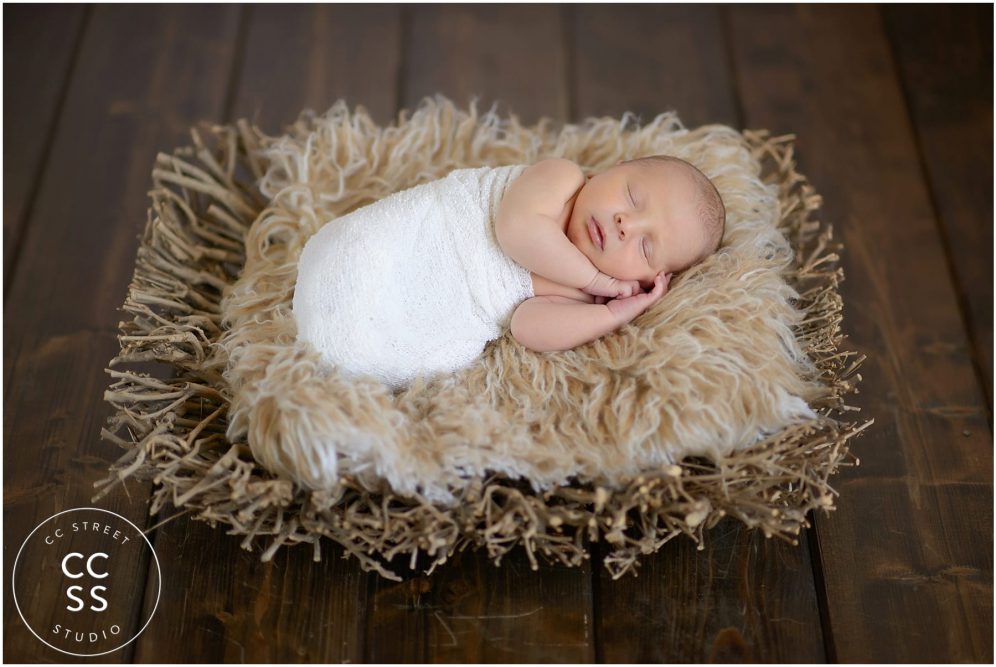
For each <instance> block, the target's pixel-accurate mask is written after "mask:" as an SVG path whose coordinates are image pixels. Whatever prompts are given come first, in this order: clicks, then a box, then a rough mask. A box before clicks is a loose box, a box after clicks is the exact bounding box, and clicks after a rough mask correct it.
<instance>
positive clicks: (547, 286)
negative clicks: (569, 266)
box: [529, 272, 595, 303]
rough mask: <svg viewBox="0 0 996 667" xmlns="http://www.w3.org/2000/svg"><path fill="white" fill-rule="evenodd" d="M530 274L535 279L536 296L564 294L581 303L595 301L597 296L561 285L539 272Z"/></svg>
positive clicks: (534, 290)
mask: <svg viewBox="0 0 996 667" xmlns="http://www.w3.org/2000/svg"><path fill="white" fill-rule="evenodd" d="M529 275H530V277H531V278H532V280H533V294H534V295H536V296H563V297H567V298H569V299H572V300H574V301H579V302H581V303H595V297H593V296H592V295H591V294H588V293H587V292H582V291H581V290H579V289H577V288H576V287H568V286H567V285H561V284H560V283H556V282H554V281H552V280H549V279H547V278H544V277H543V276H541V275H539V274H538V273H532V272H530V274H529Z"/></svg>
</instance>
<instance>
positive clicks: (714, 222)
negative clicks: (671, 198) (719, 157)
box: [623, 155, 726, 263]
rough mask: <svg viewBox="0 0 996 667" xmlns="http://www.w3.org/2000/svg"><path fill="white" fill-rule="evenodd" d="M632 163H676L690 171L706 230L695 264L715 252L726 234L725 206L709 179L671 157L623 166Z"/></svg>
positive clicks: (649, 157) (637, 160)
mask: <svg viewBox="0 0 996 667" xmlns="http://www.w3.org/2000/svg"><path fill="white" fill-rule="evenodd" d="M634 162H635V163H640V162H665V163H666V162H671V163H675V162H677V163H680V164H681V165H684V166H686V167H689V168H690V169H691V174H692V180H693V181H694V182H695V190H696V193H697V194H698V198H697V201H696V202H695V204H696V207H697V208H698V212H699V216H700V217H701V218H702V221H703V222H704V223H705V229H706V249H705V250H704V251H703V254H702V255H701V256H700V257H699V258H698V259H696V260H695V262H696V263H698V262H701V261H702V260H704V259H705V258H706V257H708V256H709V255H711V254H712V253H714V252H716V249H717V248H719V244H720V243H721V242H722V241H723V234H724V233H725V232H726V206H724V205H723V198H722V197H721V196H720V194H719V190H717V189H716V185H715V184H714V183H713V182H712V181H711V180H710V179H709V177H708V176H706V175H705V174H703V173H702V172H701V171H700V170H699V168H698V167H696V166H695V165H694V164H692V163H691V162H688V161H686V160H682V159H681V158H680V157H674V156H673V155H646V156H644V157H638V158H634V159H632V160H626V161H625V162H624V163H623V164H633V163H634Z"/></svg>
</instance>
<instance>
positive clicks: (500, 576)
mask: <svg viewBox="0 0 996 667" xmlns="http://www.w3.org/2000/svg"><path fill="white" fill-rule="evenodd" d="M406 14H408V16H409V18H408V21H409V30H408V33H407V34H408V37H407V38H406V40H405V42H406V44H407V49H406V51H405V53H404V56H403V62H404V63H405V69H404V73H405V79H404V81H403V82H402V86H401V87H402V89H403V91H404V97H403V99H402V102H403V104H404V105H405V106H406V107H408V108H412V107H413V106H415V105H417V103H418V102H419V100H420V99H421V98H422V97H423V96H425V95H431V94H434V93H436V92H441V93H443V94H444V95H446V96H448V97H450V99H452V100H453V101H454V102H455V103H457V104H458V105H465V104H466V103H467V102H468V101H469V97H468V96H469V95H471V94H475V93H476V94H480V95H481V96H482V97H481V104H479V105H478V109H479V110H483V109H487V108H489V107H490V105H491V102H492V101H494V100H500V101H501V104H500V105H499V107H498V109H499V112H501V113H506V112H507V111H512V112H514V113H516V114H517V115H518V116H519V118H520V119H521V120H522V121H523V122H526V123H529V122H535V121H537V120H539V118H540V117H541V116H548V117H552V118H553V119H554V120H555V121H557V122H563V121H564V120H565V117H564V112H565V107H566V104H565V100H566V99H567V92H566V90H567V89H566V83H567V82H566V79H565V77H564V73H563V67H562V62H563V61H562V58H563V52H564V51H563V50H564V45H563V43H562V42H561V35H562V32H563V26H562V23H561V11H560V10H559V9H558V8H556V7H550V6H538V5H533V6H528V7H527V6H511V5H508V6H494V5H492V6H484V5H474V6H470V5H446V6H430V5H418V6H414V5H413V6H410V7H408V8H406ZM510 35H515V36H516V39H515V43H514V45H510V44H509V36H510ZM541 563H542V561H541ZM371 595H372V597H371V607H370V617H369V626H368V628H367V652H366V654H365V659H366V661H368V662H381V661H387V662H395V661H396V662H411V661H417V662H449V661H466V662H547V661H550V662H554V661H556V662H560V661H567V662H571V661H576V662H589V661H592V660H593V659H594V656H595V647H594V638H593V636H592V633H591V631H590V623H591V618H592V596H591V569H590V566H589V565H588V564H587V563H585V564H584V565H583V566H582V567H577V568H566V567H554V566H549V565H543V564H541V566H540V570H539V571H537V572H533V571H532V570H530V569H529V565H528V558H527V557H526V556H525V554H524V552H522V551H521V549H516V550H515V551H513V552H512V553H510V554H508V555H507V556H506V557H505V559H503V560H502V566H501V567H500V568H496V567H495V566H494V565H493V564H492V563H491V562H490V561H489V560H488V559H487V554H486V553H485V552H484V551H472V550H470V549H468V550H467V551H464V552H459V553H458V554H455V555H454V556H453V558H452V559H450V560H449V561H448V562H447V563H446V564H444V565H442V566H440V567H439V568H438V569H437V570H436V571H435V572H433V574H432V575H431V576H430V577H414V576H413V577H410V578H409V579H408V580H407V581H405V582H402V583H394V582H390V581H387V580H382V579H377V580H375V582H374V585H373V590H372V594H371Z"/></svg>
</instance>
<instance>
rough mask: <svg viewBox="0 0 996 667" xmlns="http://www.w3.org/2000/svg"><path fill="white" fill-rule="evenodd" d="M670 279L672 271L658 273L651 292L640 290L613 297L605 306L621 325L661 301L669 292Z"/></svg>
mask: <svg viewBox="0 0 996 667" xmlns="http://www.w3.org/2000/svg"><path fill="white" fill-rule="evenodd" d="M670 281H671V274H670V273H668V274H660V273H658V274H657V275H656V276H655V277H654V288H653V289H652V290H650V291H649V292H646V293H644V292H640V293H639V294H635V295H633V296H630V297H626V298H617V299H613V300H612V301H609V302H607V303H606V304H605V306H606V307H607V308H608V309H609V312H610V313H612V314H613V315H614V316H615V317H616V321H617V322H618V323H619V326H622V325H624V324H626V323H628V322H630V321H631V320H632V319H633V318H635V317H636V316H637V315H639V314H640V313H642V312H643V311H645V310H646V309H647V308H649V307H650V306H652V305H654V304H655V303H657V302H658V301H660V299H661V297H663V296H664V295H665V294H667V288H668V283H669V282H670Z"/></svg>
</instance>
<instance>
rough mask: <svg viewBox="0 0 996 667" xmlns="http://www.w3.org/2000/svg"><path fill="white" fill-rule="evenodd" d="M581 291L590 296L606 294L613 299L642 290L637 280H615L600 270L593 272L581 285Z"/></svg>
mask: <svg viewBox="0 0 996 667" xmlns="http://www.w3.org/2000/svg"><path fill="white" fill-rule="evenodd" d="M581 291H582V292H587V293H588V294H591V295H592V296H607V297H610V298H614V299H615V298H622V297H628V296H633V295H634V294H639V293H640V292H642V290H641V289H640V283H639V281H637V280H616V279H615V278H613V277H612V276H608V275H606V274H604V273H602V272H601V271H599V272H598V273H597V274H595V277H594V278H592V279H591V282H590V283H588V284H587V285H586V286H585V287H583V288H582V289H581Z"/></svg>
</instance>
